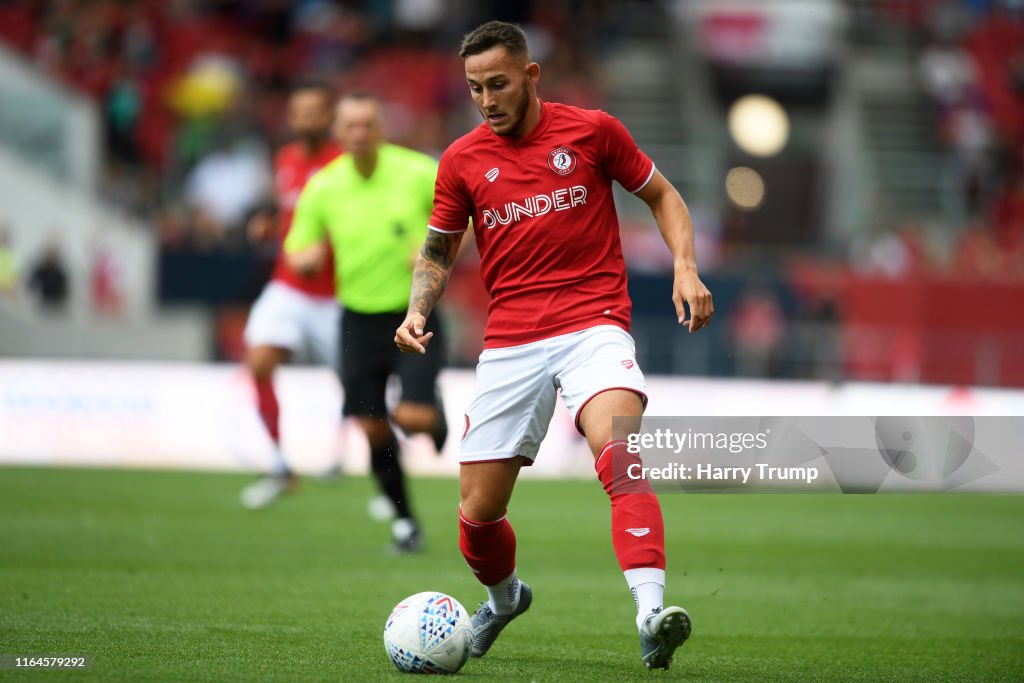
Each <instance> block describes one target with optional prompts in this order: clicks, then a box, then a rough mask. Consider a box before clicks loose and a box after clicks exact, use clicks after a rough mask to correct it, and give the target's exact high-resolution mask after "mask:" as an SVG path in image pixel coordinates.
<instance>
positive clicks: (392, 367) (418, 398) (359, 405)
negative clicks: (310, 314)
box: [341, 309, 446, 418]
mask: <svg viewBox="0 0 1024 683" xmlns="http://www.w3.org/2000/svg"><path fill="white" fill-rule="evenodd" d="M403 320H405V313H404V312H403V313H357V312H355V311H351V310H349V309H345V312H344V313H343V314H342V318H341V386H342V389H344V391H345V405H344V407H343V408H342V414H343V415H345V416H346V417H348V416H350V415H354V416H356V417H385V418H386V417H387V416H388V409H387V405H386V403H385V400H384V394H385V391H386V390H387V385H388V377H390V376H391V375H398V377H399V378H400V379H401V380H402V401H407V402H410V403H425V404H427V405H433V404H434V401H435V395H434V385H435V383H436V382H437V375H438V374H439V373H440V372H441V367H442V366H443V365H444V359H445V355H446V353H445V350H446V349H445V339H444V334H443V333H442V329H441V325H440V323H439V321H438V317H437V315H436V314H431V316H430V317H429V318H428V319H427V324H426V328H425V331H426V332H433V333H434V336H433V337H432V338H431V339H430V343H429V344H427V352H426V354H422V355H421V354H418V353H410V354H405V353H402V352H401V351H399V350H398V347H397V346H395V330H397V329H398V326H399V325H401V324H402V321H403Z"/></svg>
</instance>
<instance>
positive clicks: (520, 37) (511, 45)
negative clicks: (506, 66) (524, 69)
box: [459, 21, 530, 59]
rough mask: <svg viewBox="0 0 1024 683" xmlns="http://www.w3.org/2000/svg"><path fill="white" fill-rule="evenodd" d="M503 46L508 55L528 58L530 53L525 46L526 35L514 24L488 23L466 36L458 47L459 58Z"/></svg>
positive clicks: (503, 22) (502, 22)
mask: <svg viewBox="0 0 1024 683" xmlns="http://www.w3.org/2000/svg"><path fill="white" fill-rule="evenodd" d="M498 45H503V46H504V47H505V49H506V50H508V53H509V55H512V56H515V57H528V56H529V55H530V51H529V49H528V48H527V46H526V33H525V32H524V31H523V29H521V28H519V26H517V25H516V24H510V23H508V22H505V21H488V22H487V23H486V24H481V25H480V26H477V27H476V28H475V29H473V30H472V31H470V32H469V33H467V34H466V37H465V38H463V39H462V45H461V46H460V47H459V57H461V58H462V59H465V58H466V57H471V56H473V55H478V54H480V53H481V52H487V51H488V50H490V49H491V48H492V47H495V46H498Z"/></svg>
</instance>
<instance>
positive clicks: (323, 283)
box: [272, 141, 341, 298]
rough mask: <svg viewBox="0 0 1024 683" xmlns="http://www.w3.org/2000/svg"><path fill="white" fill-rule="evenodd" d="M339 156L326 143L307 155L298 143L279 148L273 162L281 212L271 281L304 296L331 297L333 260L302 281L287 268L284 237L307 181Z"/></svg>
mask: <svg viewBox="0 0 1024 683" xmlns="http://www.w3.org/2000/svg"><path fill="white" fill-rule="evenodd" d="M339 154H341V147H339V146H338V145H337V144H335V143H334V142H331V141H328V142H327V143H325V144H324V145H323V146H322V147H321V148H320V149H319V150H317V151H316V153H315V154H313V155H309V154H307V153H306V148H305V146H303V144H302V143H300V142H292V143H290V144H287V145H285V146H284V147H282V148H281V149H280V150H279V151H278V153H277V157H276V158H275V159H274V187H275V188H276V191H277V206H278V209H279V210H280V220H279V223H278V225H279V226H280V229H279V230H278V232H279V234H280V242H279V245H278V252H277V262H276V263H275V264H274V274H273V278H272V279H273V280H275V281H277V282H282V283H284V284H286V285H288V286H289V287H292V288H294V289H297V290H299V291H300V292H305V293H306V294H309V295H311V296H323V297H332V298H333V297H334V256H333V254H332V255H331V256H330V258H329V259H328V262H327V265H326V266H325V267H324V268H323V270H321V271H320V272H318V273H317V274H316V275H314V276H313V277H302V276H301V275H299V274H298V273H296V272H295V271H294V270H292V269H291V268H289V267H288V264H287V263H286V262H285V258H284V248H283V247H282V246H281V245H283V244H284V239H285V237H287V236H288V231H289V230H291V227H292V216H293V215H294V214H295V204H296V202H298V201H299V195H300V194H301V193H302V188H303V187H305V186H306V181H308V180H309V179H310V178H312V177H313V174H315V173H316V172H317V171H319V170H320V169H321V168H323V167H324V166H326V165H327V164H329V163H330V162H331V161H333V160H334V159H335V158H336V157H337V156H338V155H339Z"/></svg>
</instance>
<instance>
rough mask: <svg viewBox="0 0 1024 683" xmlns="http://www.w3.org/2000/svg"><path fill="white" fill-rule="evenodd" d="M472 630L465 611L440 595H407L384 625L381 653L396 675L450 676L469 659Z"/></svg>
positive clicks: (450, 598)
mask: <svg viewBox="0 0 1024 683" xmlns="http://www.w3.org/2000/svg"><path fill="white" fill-rule="evenodd" d="M472 637H473V636H472V626H471V625H470V622H469V614H467V613H466V608H465V607H463V606H462V604H461V603H459V601H458V600H456V599H455V598H453V597H452V596H450V595H445V594H444V593H436V592H433V591H427V592H425V593H417V594H416V595H410V596H409V597H407V598H406V599H405V600H402V601H401V602H400V603H398V604H397V605H395V608H394V609H393V610H391V615H390V616H389V617H388V621H387V623H386V624H384V649H385V650H387V653H388V657H390V658H391V662H392V663H393V664H394V665H395V667H396V668H397V669H398V670H399V671H404V672H406V673H422V674H453V673H455V672H457V671H458V670H459V669H461V668H462V665H463V664H465V663H466V660H467V659H469V645H470V642H471V640H472Z"/></svg>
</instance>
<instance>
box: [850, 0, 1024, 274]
mask: <svg viewBox="0 0 1024 683" xmlns="http://www.w3.org/2000/svg"><path fill="white" fill-rule="evenodd" d="M877 4H878V5H879V6H880V7H881V9H882V10H883V12H882V14H883V16H886V17H887V18H888V20H889V21H891V22H893V23H894V24H900V25H903V27H904V28H906V29H907V30H908V32H909V34H908V35H909V38H910V41H909V42H910V43H911V45H912V46H913V47H914V48H915V49H916V54H917V57H916V59H917V64H916V66H917V70H918V74H919V77H920V80H921V84H922V85H923V87H924V90H925V92H926V93H927V95H928V97H929V99H930V102H931V105H932V120H933V121H934V122H935V126H936V130H935V133H936V136H937V137H938V139H939V140H940V142H941V145H942V146H943V148H944V150H945V160H944V161H943V162H942V164H943V168H942V176H943V178H944V182H943V196H942V197H941V208H942V211H941V215H940V216H935V217H930V218H928V219H926V218H924V217H919V216H907V217H904V218H902V219H898V220H897V225H896V228H895V229H894V230H891V231H887V232H885V233H884V234H882V235H879V236H877V237H875V238H874V239H873V240H872V241H871V242H870V243H869V244H868V245H867V246H866V248H865V249H863V250H861V251H858V252H857V253H856V254H855V257H854V263H855V264H856V266H857V268H858V269H860V270H862V271H865V272H869V273H874V274H881V275H884V276H887V277H894V278H897V277H903V276H908V275H909V276H914V275H920V274H922V273H926V272H932V273H948V274H954V275H958V276H966V277H971V278H974V279H1002V278H1019V277H1021V276H1024V1H1021V0H915V1H913V2H911V1H909V0H877ZM935 220H938V221H940V222H942V223H944V224H945V225H933V224H931V223H932V222H933V221H935ZM950 229H951V230H950ZM950 234H951V239H950V237H948V236H949V235H950Z"/></svg>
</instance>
